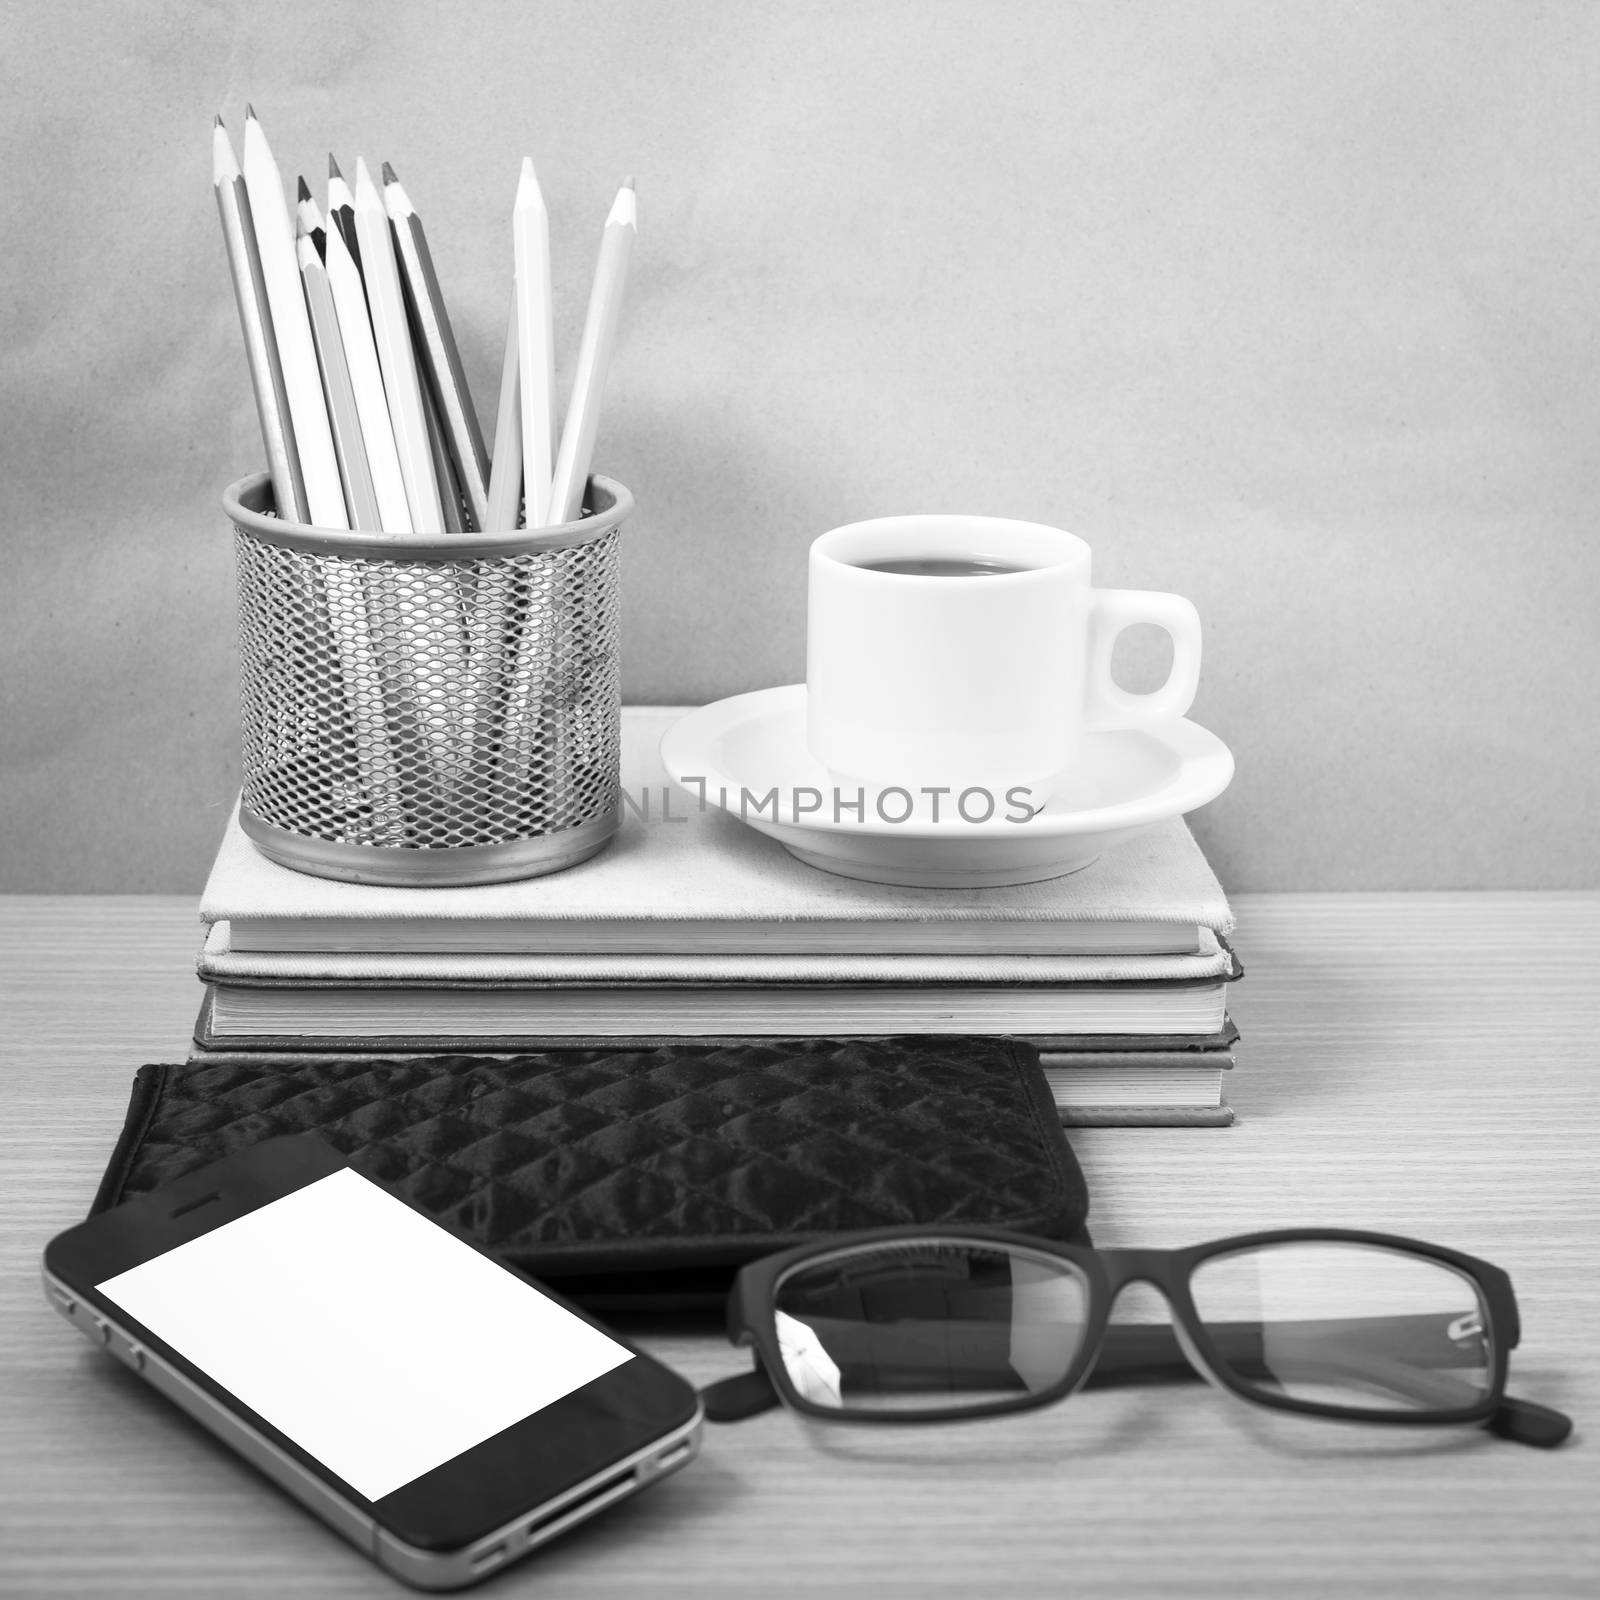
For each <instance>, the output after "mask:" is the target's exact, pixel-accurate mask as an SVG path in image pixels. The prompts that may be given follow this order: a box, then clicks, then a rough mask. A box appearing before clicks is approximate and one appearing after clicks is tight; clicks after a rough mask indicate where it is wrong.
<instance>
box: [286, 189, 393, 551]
mask: <svg viewBox="0 0 1600 1600" xmlns="http://www.w3.org/2000/svg"><path fill="white" fill-rule="evenodd" d="M312 204H313V205H314V204H315V202H314V201H313V202H312ZM305 221H306V219H305V217H304V216H303V215H302V217H301V219H300V232H299V237H298V238H297V240H296V242H295V250H296V253H297V255H298V258H299V263H300V279H301V282H302V283H303V284H304V285H305V292H306V309H307V311H308V312H309V313H310V315H311V338H312V341H313V342H314V343H315V345H316V347H317V361H318V363H319V365H320V366H321V368H322V392H323V396H324V398H325V399H326V401H327V406H328V424H329V427H330V428H331V430H332V432H333V453H334V455H335V456H336V457H337V458H338V461H339V479H340V482H341V483H342V484H343V485H344V497H345V508H346V510H347V511H348V513H349V517H350V526H351V527H352V528H355V529H356V530H357V531H358V532H361V533H378V532H381V531H382V529H383V516H382V513H381V512H380V511H379V510H378V496H377V492H376V490H375V489H374V488H373V485H372V471H371V468H370V467H368V465H367V447H366V444H365V443H364V442H363V440H362V437H361V414H360V412H359V411H357V409H356V396H355V390H354V388H353V387H352V386H351V383H350V367H349V364H348V362H347V361H346V360H345V353H344V344H343V342H342V340H341V339H340V337H339V316H338V312H337V311H336V310H335V309H334V304H333V291H332V289H330V288H329V287H328V269H327V268H326V267H325V266H324V265H323V264H322V261H321V260H320V258H319V257H318V255H317V247H316V245H315V244H314V243H313V242H312V239H311V231H310V229H308V228H307V227H306V226H305Z"/></svg>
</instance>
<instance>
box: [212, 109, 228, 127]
mask: <svg viewBox="0 0 1600 1600" xmlns="http://www.w3.org/2000/svg"><path fill="white" fill-rule="evenodd" d="M211 126H212V127H213V128H226V127H227V123H225V122H224V121H223V120H222V113H221V112H220V111H219V112H218V113H217V114H216V116H215V117H213V118H212V120H211Z"/></svg>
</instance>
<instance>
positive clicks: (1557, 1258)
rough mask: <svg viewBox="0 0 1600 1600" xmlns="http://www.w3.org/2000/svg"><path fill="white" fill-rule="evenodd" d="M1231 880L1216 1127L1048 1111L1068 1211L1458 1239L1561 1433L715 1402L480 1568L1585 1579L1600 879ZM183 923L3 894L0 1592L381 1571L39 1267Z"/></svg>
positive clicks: (1117, 1582)
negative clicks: (1445, 886)
mask: <svg viewBox="0 0 1600 1600" xmlns="http://www.w3.org/2000/svg"><path fill="white" fill-rule="evenodd" d="M1237 910H1238V912H1239V930H1238V934H1237V936H1236V941H1235V942H1236V944H1237V947H1238V949H1239V952H1240V955H1241V957H1242V959H1243V962H1244V965H1245V969H1246V976H1245V978H1244V980H1243V982H1242V983H1240V984H1239V985H1238V987H1237V988H1236V990H1235V991H1234V1014H1235V1016H1236V1018H1237V1020H1238V1022H1239V1026H1240V1028H1241V1029H1242V1030H1243V1035H1244V1037H1243V1040H1242V1042H1241V1044H1240V1047H1239V1051H1238V1055H1239V1066H1238V1068H1237V1069H1236V1070H1235V1071H1234V1073H1233V1074H1232V1075H1231V1080H1230V1084H1229V1098H1230V1099H1231V1100H1232V1102H1233V1104H1234V1106H1235V1107H1236V1109H1237V1111H1238V1114H1239V1123H1238V1125H1237V1126H1236V1127H1234V1128H1233V1129H1231V1130H1209V1129H1096V1130H1088V1129H1085V1130H1076V1131H1074V1133H1073V1135H1072V1141H1073V1144H1074V1146H1075V1147H1076V1149H1077V1151H1078V1153H1079V1156H1080V1157H1081V1159H1082V1161H1083V1164H1084V1167H1085V1169H1086V1171H1087V1173H1088V1177H1089V1185H1090V1191H1091V1194H1092V1195H1093V1204H1094V1210H1093V1215H1092V1218H1091V1222H1092V1225H1093V1228H1094V1232H1095V1237H1096V1240H1097V1242H1098V1243H1100V1244H1102V1245H1130V1244H1150V1245H1180V1244H1185V1243H1190V1242H1193V1241H1197V1240H1202V1239H1208V1238H1212V1237H1216V1236H1219V1235H1222V1234H1226V1233H1232V1232H1239V1231H1247V1230H1250V1229H1254V1228H1262V1227H1271V1226H1279V1225H1317V1224H1323V1225H1347V1226H1355V1227H1370V1228H1378V1229H1382V1230H1386V1231H1389V1232H1395V1233H1401V1234H1409V1235H1412V1236H1414V1237H1419V1238H1424V1239H1433V1240H1436V1241H1438V1242H1440V1243H1443V1244H1450V1245H1454V1246H1457V1247H1459V1248H1461V1249H1464V1250H1467V1251H1469V1252H1471V1253H1473V1254H1475V1255H1479V1256H1483V1257H1486V1258H1487V1259H1489V1260H1491V1261H1494V1262H1497V1263H1499V1264H1500V1265H1502V1266H1504V1267H1505V1268H1506V1269H1507V1270H1508V1271H1509V1272H1510V1273H1511V1275H1512V1278H1513V1280H1514V1282H1515V1284H1516V1287H1517V1293H1518V1298H1519V1301H1520V1304H1521V1307H1522V1320H1523V1338H1522V1345H1521V1347H1520V1348H1519V1349H1518V1350H1517V1352H1516V1353H1515V1355H1514V1356H1513V1358H1512V1379H1513V1391H1514V1392H1516V1393H1520V1394H1523V1395H1526V1396H1527V1397H1528V1398H1530V1399H1534V1400H1540V1401H1543V1402H1545V1403H1547V1404H1550V1405H1554V1406H1557V1407H1560V1408H1561V1409H1563V1410H1566V1411H1568V1412H1569V1413H1570V1414H1572V1415H1573V1416H1574V1417H1575V1418H1576V1421H1577V1432H1576V1434H1575V1435H1574V1437H1573V1439H1572V1440H1571V1441H1570V1442H1569V1443H1568V1444H1567V1445H1566V1446H1565V1447H1564V1448H1563V1449H1560V1450H1556V1451H1539V1450H1532V1449H1527V1448H1523V1447H1519V1446H1516V1445H1512V1444H1507V1443H1503V1442H1501V1441H1498V1440H1495V1439H1493V1438H1490V1437H1489V1436H1488V1435H1487V1434H1485V1433H1484V1432H1483V1431H1482V1430H1447V1431H1443V1432H1439V1433H1421V1432H1416V1433H1413V1432H1410V1431H1406V1430H1398V1429H1396V1430H1380V1429H1360V1428H1355V1427H1347V1426H1340V1425H1332V1424H1327V1423H1321V1422H1317V1421H1313V1420H1310V1419H1296V1418H1286V1417H1279V1416H1275V1415H1269V1414H1267V1413H1264V1412H1258V1411H1257V1410H1256V1409H1255V1408H1252V1407H1250V1406H1247V1405H1243V1404H1240V1403H1238V1402H1237V1401H1233V1400H1230V1399H1229V1398H1227V1397H1225V1396H1223V1395H1221V1394H1219V1393H1217V1392H1216V1391H1214V1390H1211V1389H1209V1388H1207V1387H1205V1386H1204V1385H1200V1384H1193V1385H1189V1384H1182V1385H1173V1386H1162V1387H1148V1388H1121V1389H1108V1390H1100V1391H1095V1390H1090V1391H1087V1392H1085V1393H1082V1394H1080V1395H1078V1396H1077V1397H1075V1398H1074V1399H1072V1400H1071V1401H1069V1402H1067V1403H1066V1404H1064V1405H1061V1406H1056V1407H1051V1408H1049V1409H1046V1410H1043V1411H1037V1412H1033V1413H1029V1414H1027V1415H1024V1416H1022V1417H1019V1418H1014V1419H999V1420H991V1421H986V1422H979V1423H969V1424H965V1425H950V1426H942V1427H937V1428H931V1429H881V1428H880V1429H848V1428H840V1427H834V1428H828V1427H826V1426H819V1425H815V1424H807V1423H803V1422H801V1421H799V1420H797V1419H796V1418H794V1417H792V1416H790V1415H788V1414H787V1413H784V1412H773V1413H770V1414H768V1415H765V1416H762V1417H759V1418H756V1419H753V1420H751V1421H748V1422H745V1423H742V1424H739V1425H737V1426H733V1427H724V1428H709V1429H708V1431H707V1439H706V1447H705V1450H704V1452H703V1454H702V1456H701V1458H700V1459H699V1461H697V1462H696V1463H695V1464H694V1465H692V1466H691V1467H690V1468H689V1469H688V1470H687V1471H685V1472H683V1473H681V1474H679V1475H678V1476H677V1477H675V1478H673V1479H671V1480H669V1481H668V1482H666V1483H664V1484H662V1485H660V1486H659V1487H657V1488H654V1489H651V1490H650V1491H649V1492H648V1493H646V1494H644V1495H641V1496H640V1497H639V1498H638V1499H636V1500H634V1501H632V1502H630V1503H629V1504H627V1505H624V1506H621V1507H618V1508H616V1509H614V1510H612V1511H610V1512H608V1513H606V1514H605V1515H603V1516H602V1517H600V1518H599V1519H597V1520H596V1521H595V1522H593V1523H591V1524H589V1525H588V1526H587V1527H586V1528H584V1529H581V1530H579V1531H577V1532H575V1533H573V1534H571V1535H569V1536H568V1537H567V1538H565V1539H563V1540H560V1541H558V1542H557V1543H556V1544H554V1545H552V1546H551V1547H550V1548H549V1549H548V1550H547V1551H546V1552H544V1553H542V1554H538V1555H535V1556H533V1557H532V1558H530V1559H528V1560H526V1561H524V1562H522V1563H521V1564H519V1565H517V1566H515V1567H513V1568H511V1569H509V1570H508V1571H507V1572H506V1573H504V1574H503V1575H502V1576H500V1577H498V1578H496V1579H495V1580H493V1581H492V1582H490V1583H489V1584H488V1585H486V1586H485V1587H484V1589H483V1590H482V1591H480V1592H483V1593H485V1594H486V1595H496V1594H498V1595H511V1594H521V1593H524V1592H525V1593H528V1594H530V1595H532V1594H540V1595H546V1596H568V1595H571V1596H603V1595H624V1594H626V1595H631V1594H641V1595H642V1594H650V1595H661V1594H666V1593H671V1594H683V1595H741V1596H743V1595H751V1594H758V1593H759V1594H772V1595H791V1594H793V1595H807V1594H820V1593H823V1592H827V1593H828V1594H830V1595H833V1596H845V1595H850V1594H858V1593H859V1594H895V1593H903V1594H917V1595H927V1594H938V1595H985V1594H999V1595H1006V1596H1022V1595H1034V1594H1039V1595H1045V1594H1049V1595H1072V1596H1074V1597H1084V1596H1097V1595H1117V1596H1137V1595H1151V1596H1170V1595H1174V1594H1179V1593H1182V1594H1185V1595H1195V1594H1215V1595H1227V1596H1235V1595H1245V1594H1261V1595H1272V1596H1277V1595H1288V1594H1293V1595H1295V1596H1296V1597H1297V1600H1298V1597H1304V1596H1315V1595H1334V1594H1338V1595H1345V1594H1348V1595H1358V1594H1359V1595H1363V1596H1365V1595H1385V1594H1400V1593H1408V1594H1419V1595H1420V1594H1428V1595H1432V1594H1438V1595H1449V1596H1451V1597H1452V1600H1455V1597H1460V1596H1465V1595H1483V1596H1496V1597H1499V1596H1509V1595H1517V1596H1540V1595H1558V1594H1563V1595H1564V1594H1579V1593H1582V1594H1585V1595H1589V1594H1593V1593H1594V1592H1595V1586H1596V1582H1597V1574H1600V1538H1597V1530H1600V1470H1597V1463H1600V1456H1597V1453H1596V1450H1595V1448H1594V1445H1593V1442H1592V1437H1593V1435H1594V1434H1595V1432H1596V1431H1600V1334H1597V1330H1600V1249H1597V1245H1596V1241H1597V1238H1600V1205H1597V1198H1600V1182H1597V1173H1600V1059H1597V1057H1600V1042H1597V1041H1600V895H1592V894H1583V895H1579V894H1537V895H1535V894H1526V895H1523V894H1512V895H1503V894H1502V895H1474V894H1461V895H1270V896H1240V897H1239V899H1238V902H1237ZM198 943H199V928H198V925H197V923H196V921H195V911H194V902H193V901H192V900H188V899H181V898H150V897H138V898H134V897H128V898H102V897H28V896H17V897H11V898H9V899H6V900H0V972H3V974H4V976H3V979H0V984H3V1017H4V1028H3V1043H4V1056H3V1066H0V1084H3V1087H4V1115H3V1118H0V1174H3V1179H0V1183H3V1187H0V1206H3V1208H4V1209H3V1214H0V1250H3V1251H4V1271H3V1274H0V1318H3V1322H0V1326H3V1329H4V1334H5V1337H4V1342H3V1346H0V1363H3V1372H0V1594H4V1595H8V1596H11V1595H17V1596H22V1595H27V1596H34V1595H70V1596H90V1595H114V1596H117V1597H137V1596H153V1597H154V1596H170V1595H194V1596H204V1597H207V1600H223V1597H228V1596H243V1595H251V1596H262V1597H267V1596H270V1597H273V1600H278V1597H281V1596H285V1595H289V1594H294V1595H297V1596H307V1597H311V1596H322V1595H339V1596H356V1595H387V1596H393V1595H395V1594H397V1593H402V1592H404V1591H403V1590H402V1589H401V1588H400V1586H399V1585H398V1584H396V1583H394V1582H393V1581H392V1580H390V1579H389V1578H387V1577H385V1576H384V1575H382V1574H381V1573H380V1572H378V1571H377V1569H376V1568H374V1567H372V1566H370V1565H369V1564H368V1563H367V1562H366V1561H365V1560H364V1559H363V1558H362V1557H361V1556H360V1555H358V1554H357V1553H356V1552H355V1551H353V1550H352V1549H350V1548H349V1547H348V1546H346V1545H345V1544H344V1543H343V1542H342V1541H341V1540H340V1539H338V1538H337V1537H336V1536H335V1535H334V1534H332V1533H331V1532H329V1531H328V1530H327V1529H325V1528H324V1527H322V1526H321V1525H320V1524H319V1523H317V1522H315V1521H314V1520H312V1519H311V1518H310V1517H309V1516H307V1515H306V1514H305V1513H303V1512H301V1511H300V1510H299V1509H298V1508H297V1507H295V1506H294V1505H293V1504H291V1503H290V1502H289V1501H288V1500H287V1499H285V1498H283V1497H282V1496H281V1495H280V1494H278V1492H277V1491H276V1490H274V1489H272V1488H271V1487H269V1486H268V1485H266V1484H265V1483H264V1482H263V1481H262V1480H260V1479H258V1478H257V1477H256V1476H255V1475H254V1474H253V1473H252V1472H251V1471H250V1470H249V1469H248V1468H247V1467H245V1466H243V1465H241V1464H240V1463H239V1462H238V1461H236V1460H235V1458H233V1457H232V1456H231V1455H230V1454H229V1453H228V1452H227V1451H225V1450H224V1449H222V1448H221V1447H220V1446H217V1445H215V1444H213V1443H212V1442H211V1440H210V1439H209V1437H208V1436H207V1435H205V1434H204V1433H202V1432H201V1431H200V1430H199V1429H198V1428H197V1427H195V1426H193V1425H191V1424H190V1423H188V1422H187V1421H186V1420H185V1419H184V1418H183V1417H181V1416H180V1415H179V1414H178V1413H177V1412H176V1411H174V1410H173V1409H172V1408H170V1407H169V1406H168V1405H167V1403H166V1402H165V1401H164V1400H162V1399H161V1398H160V1397H159V1396H157V1395H156V1394H155V1393H154V1392H153V1391H149V1390H147V1389H145V1388H144V1386H143V1385H142V1384H141V1383H140V1382H139V1380H137V1379H136V1378H134V1377H133V1376H131V1375H130V1374H129V1373H128V1372H126V1371H125V1370H123V1369H122V1368H121V1367H119V1366H117V1365H116V1364H114V1363H113V1362H112V1361H110V1360H109V1359H107V1358H106V1357H105V1356H104V1355H103V1354H101V1353H100V1352H98V1351H96V1350H94V1349H92V1348H91V1347H90V1346H89V1345H88V1344H87V1343H86V1342H85V1341H84V1340H83V1339H82V1338H81V1337H80V1336H79V1335H77V1334H75V1333H74V1332H72V1331H71V1330H70V1329H69V1328H67V1326H66V1325H65V1324H64V1323H63V1322H62V1321H61V1320H60V1318H59V1317H57V1316H56V1314H55V1313H54V1312H52V1311H50V1310H49V1309H47V1307H46V1306H45V1303H44V1300H43V1296H42V1294H41V1292H40V1289H39V1283H38V1276H37V1268H38V1260H39V1253H40V1251H41V1249H42V1248H43V1246H44V1244H45V1241H46V1240H47V1239H48V1238H49V1237H50V1236H51V1235H52V1234H54V1233H55V1232H57V1231H58V1230H60V1229H62V1228H65V1227H67V1226H69V1225H70V1224H72V1223H73V1222H76V1221H78V1220H79V1219H80V1218H81V1217H82V1216H83V1214H84V1212H85V1210H86V1208H87V1206H88V1204H89V1201H90V1198H91V1197H92V1195H93V1193H94V1189H95V1184H96V1181H97V1179H98V1176H99V1173H100V1171H101V1168H102V1167H103V1165H104V1163H105V1160H106V1157H107V1155H108V1153H109V1152H110V1150H111V1146H112V1143H113V1141H114V1139H115V1137H116V1134H117V1131H118V1128H119V1127H120V1125H121V1121H122V1114H123V1107H124V1104H125V1101H126V1097H127V1090H128V1083H129V1079H130V1078H131V1076H132V1073H133V1069H134V1068H135V1067H136V1066H138V1065H139V1063H141V1062H144V1061H153V1060H161V1059H165V1060H181V1059H182V1058H183V1055H184V1053H185V1049H186V1042H187V1038H188V1033H189V1028H190V1026H191V1024H192V1021H193V1016H194V1012H195V1009H196V1006H197V1003H198V1000H199V994H200V991H199V986H198V984H197V983H196V981H195V978H194V974H193V959H194V956H195V952H196V950H197V948H198ZM1134 1293H1135V1294H1136V1295H1138V1294H1147V1293H1148V1291H1145V1290H1142V1289H1140V1290H1135V1291H1134ZM1134 1309H1140V1310H1145V1311H1149V1310H1150V1309H1151V1307H1150V1306H1149V1305H1144V1306H1141V1307H1138V1308H1134ZM643 1342H644V1343H646V1344H647V1345H649V1346H650V1347H651V1348H653V1349H655V1350H656V1351H657V1353H659V1354H661V1355H662V1356H663V1357H664V1358H665V1359H667V1360H668V1361H670V1362H673V1363H674V1364H676V1365H677V1366H679V1368H680V1369H681V1370H682V1371H684V1372H685V1373H686V1374H687V1375H688V1376H689V1377H690V1378H692V1379H694V1380H696V1381H705V1380H707V1379H709V1378H711V1377H714V1376H720V1375H722V1374H725V1373H728V1372H732V1371H736V1370H738V1369H739V1368H740V1367H741V1365H742V1364H743V1358H742V1355H741V1354H738V1353H735V1352H734V1351H732V1350H731V1349H729V1348H728V1347H727V1346H726V1344H725V1343H723V1342H722V1341H721V1340H720V1339H719V1338H717V1337H716V1336H715V1335H714V1334H712V1333H709V1332H704V1333H701V1332H684V1331H681V1330H676V1331H674V1330H667V1329H660V1330H656V1331H654V1332H652V1333H649V1334H646V1335H645V1336H644V1338H643Z"/></svg>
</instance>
